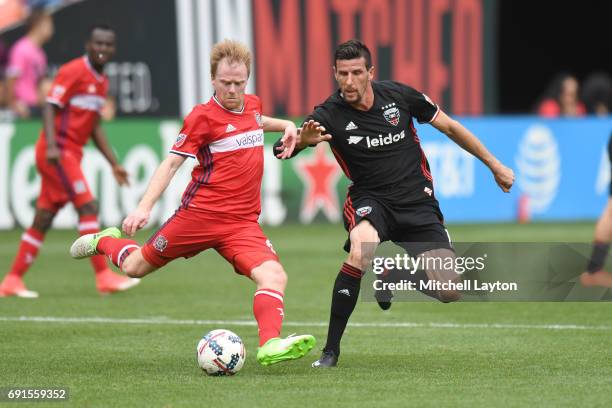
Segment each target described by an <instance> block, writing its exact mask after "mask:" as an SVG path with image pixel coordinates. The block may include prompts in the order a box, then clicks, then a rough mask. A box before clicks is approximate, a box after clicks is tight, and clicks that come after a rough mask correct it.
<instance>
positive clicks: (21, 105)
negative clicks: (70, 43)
mask: <svg viewBox="0 0 612 408" xmlns="http://www.w3.org/2000/svg"><path fill="white" fill-rule="evenodd" d="M26 24H27V27H28V32H27V34H26V35H25V36H23V37H22V38H21V39H19V40H18V41H17V42H16V43H15V44H14V45H13V46H12V47H11V50H10V52H9V61H8V67H7V69H6V77H7V98H8V105H9V107H10V109H11V110H12V111H13V112H14V113H15V115H17V116H18V117H20V118H29V117H30V116H32V115H34V116H40V113H41V105H42V101H41V98H40V96H39V95H40V94H39V87H40V84H41V82H42V80H43V78H44V77H45V75H46V74H47V56H46V55H45V51H44V50H43V48H42V47H43V45H44V44H45V43H46V42H47V41H49V40H50V39H51V37H52V36H53V18H52V16H51V14H49V13H48V12H47V11H45V10H44V9H42V8H36V9H34V10H33V11H32V13H31V14H30V15H29V16H28V19H27V23H26Z"/></svg>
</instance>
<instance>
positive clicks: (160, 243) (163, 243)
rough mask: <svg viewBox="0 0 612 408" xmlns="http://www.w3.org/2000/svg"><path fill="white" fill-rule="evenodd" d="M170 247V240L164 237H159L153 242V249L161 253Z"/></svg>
mask: <svg viewBox="0 0 612 408" xmlns="http://www.w3.org/2000/svg"><path fill="white" fill-rule="evenodd" d="M167 246H168V240H167V239H166V237H164V236H163V235H158V236H157V238H155V242H153V247H154V248H155V249H157V250H158V251H159V252H164V249H166V247H167Z"/></svg>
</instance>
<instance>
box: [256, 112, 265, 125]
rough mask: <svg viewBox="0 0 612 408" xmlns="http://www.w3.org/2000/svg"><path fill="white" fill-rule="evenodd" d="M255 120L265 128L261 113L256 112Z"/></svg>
mask: <svg viewBox="0 0 612 408" xmlns="http://www.w3.org/2000/svg"><path fill="white" fill-rule="evenodd" d="M255 120H256V121H257V124H258V125H259V127H263V119H262V118H261V115H260V114H259V112H255Z"/></svg>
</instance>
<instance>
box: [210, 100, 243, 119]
mask: <svg viewBox="0 0 612 408" xmlns="http://www.w3.org/2000/svg"><path fill="white" fill-rule="evenodd" d="M212 98H213V100H214V101H215V102H216V103H217V105H219V106H220V107H221V109H223V110H226V111H228V112H231V113H235V114H236V115H240V114H242V112H244V102H243V103H242V107H241V108H240V110H237V111H235V110H230V109H227V108H226V107H225V106H223V105H221V102H219V100H218V99H217V97H216V96H215V95H213V96H212Z"/></svg>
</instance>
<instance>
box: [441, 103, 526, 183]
mask: <svg viewBox="0 0 612 408" xmlns="http://www.w3.org/2000/svg"><path fill="white" fill-rule="evenodd" d="M431 124H432V126H433V127H435V128H436V129H438V130H439V131H440V132H442V133H444V134H445V135H446V136H448V137H449V138H450V139H451V140H452V141H453V142H455V143H457V144H458V145H459V146H461V148H462V149H463V150H465V151H467V152H468V153H471V154H472V155H474V156H476V157H477V158H478V159H479V160H480V161H481V162H483V163H484V164H485V165H486V166H487V167H488V168H489V169H490V170H491V172H492V173H493V176H494V177H495V182H496V183H497V185H498V186H499V187H500V188H501V189H502V190H503V191H504V192H505V193H508V192H510V188H512V184H514V172H513V171H512V169H511V168H509V167H506V166H504V165H503V164H502V162H500V161H499V160H497V158H496V157H495V156H493V154H491V152H489V151H488V150H487V148H486V147H485V146H484V145H483V144H482V142H481V141H480V140H478V138H477V137H476V136H474V134H473V133H472V132H470V131H469V130H468V129H466V128H465V127H464V126H463V125H462V124H461V123H459V122H457V121H456V120H454V119H452V118H451V117H449V116H448V115H447V114H445V113H444V112H442V111H440V112H439V113H438V115H437V116H436V118H435V119H434V121H433V122H431Z"/></svg>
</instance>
